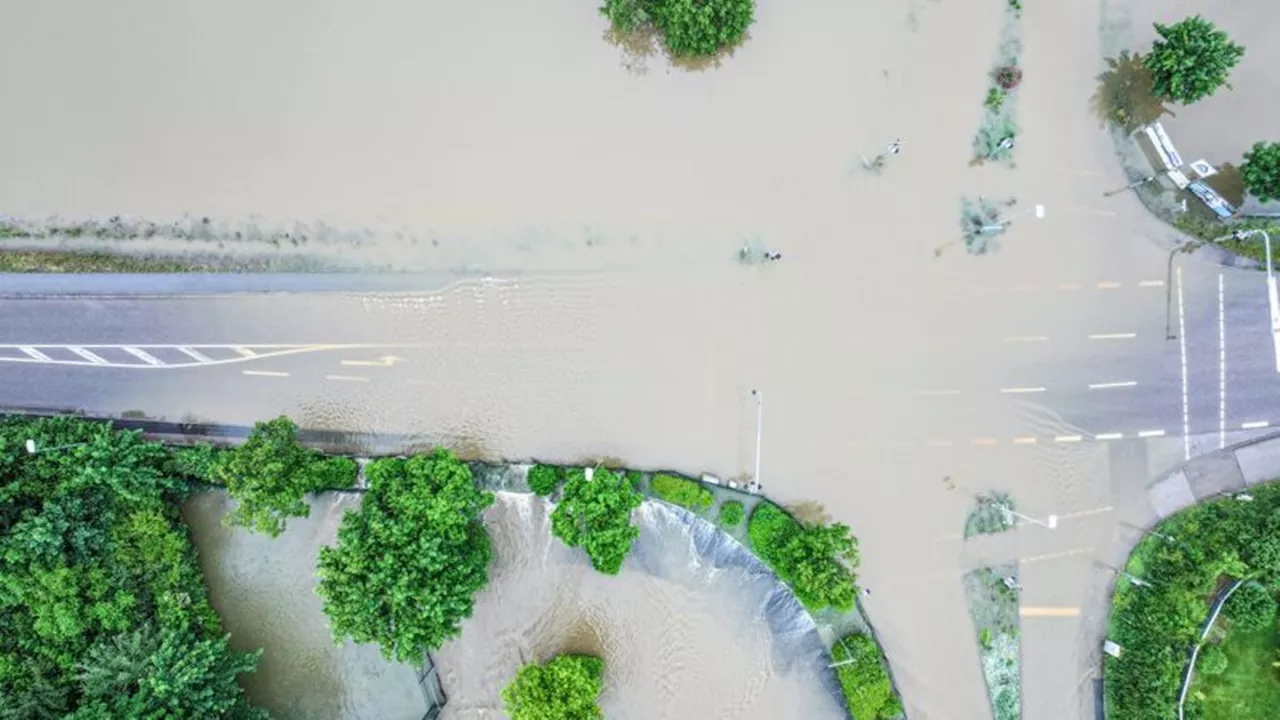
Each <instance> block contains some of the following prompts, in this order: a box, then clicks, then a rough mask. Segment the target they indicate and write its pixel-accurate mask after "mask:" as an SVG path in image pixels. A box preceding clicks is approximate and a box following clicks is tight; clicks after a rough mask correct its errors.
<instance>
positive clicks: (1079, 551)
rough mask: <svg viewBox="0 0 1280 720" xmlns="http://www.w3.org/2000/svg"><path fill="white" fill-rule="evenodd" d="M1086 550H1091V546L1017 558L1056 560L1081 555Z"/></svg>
mask: <svg viewBox="0 0 1280 720" xmlns="http://www.w3.org/2000/svg"><path fill="white" fill-rule="evenodd" d="M1087 552H1093V548H1091V547H1086V548H1076V549H1075V550H1063V551H1062V552H1056V553H1048V554H1045V555H1032V556H1031V557H1025V558H1019V559H1018V562H1020V563H1032V562H1040V561H1042V560H1056V559H1058V558H1064V557H1071V556H1072V555H1081V554H1084V553H1087Z"/></svg>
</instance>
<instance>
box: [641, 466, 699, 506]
mask: <svg viewBox="0 0 1280 720" xmlns="http://www.w3.org/2000/svg"><path fill="white" fill-rule="evenodd" d="M649 488H650V489H651V490H653V494H654V495H657V496H658V497H659V498H661V499H663V500H666V501H667V502H669V503H672V504H674V505H679V506H680V507H683V508H688V509H690V510H692V511H694V512H702V511H703V510H706V509H707V508H709V507H711V503H713V502H715V497H714V496H713V495H712V494H711V491H710V490H708V489H706V488H704V487H702V486H701V485H699V484H698V483H696V482H694V481H692V480H688V479H686V478H682V477H677V476H675V475H665V474H663V473H658V474H657V475H654V476H653V479H651V480H650V481H649Z"/></svg>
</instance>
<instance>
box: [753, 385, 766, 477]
mask: <svg viewBox="0 0 1280 720" xmlns="http://www.w3.org/2000/svg"><path fill="white" fill-rule="evenodd" d="M751 395H752V396H753V397H754V398H755V399H756V471H755V474H754V475H752V476H751V482H752V483H753V484H754V485H755V486H756V489H757V490H758V489H759V488H760V441H761V438H762V436H763V435H764V393H762V392H760V391H759V390H752V391H751Z"/></svg>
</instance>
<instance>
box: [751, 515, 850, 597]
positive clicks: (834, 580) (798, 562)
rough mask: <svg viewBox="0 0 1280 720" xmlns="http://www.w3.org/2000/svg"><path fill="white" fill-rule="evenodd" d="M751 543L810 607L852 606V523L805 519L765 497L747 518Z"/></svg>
mask: <svg viewBox="0 0 1280 720" xmlns="http://www.w3.org/2000/svg"><path fill="white" fill-rule="evenodd" d="M747 536H748V538H749V540H750V542H751V549H752V550H753V551H755V553H756V555H758V556H759V557H760V559H761V560H764V561H765V563H766V564H768V565H769V566H770V567H771V568H773V571H774V572H775V573H777V575H778V577H779V578H781V579H782V581H783V582H785V583H787V584H788V585H790V586H791V589H792V591H793V592H795V594H796V597H797V598H798V599H799V600H800V602H802V603H804V605H805V607H807V608H809V609H810V610H813V611H817V610H821V609H823V608H827V607H832V608H835V609H837V610H839V611H841V612H847V611H849V610H851V609H853V602H854V596H855V594H856V592H857V591H856V587H855V584H854V581H855V579H856V578H855V576H854V573H853V569H854V568H855V567H857V565H858V560H859V558H858V541H857V540H856V539H855V538H854V537H853V534H852V533H851V532H850V530H849V526H847V525H844V524H842V523H835V524H832V525H822V524H817V525H809V526H806V525H802V524H800V523H799V522H796V521H795V520H794V519H793V518H792V517H791V516H789V515H787V514H786V513H785V512H783V511H782V509H781V508H779V507H778V506H776V505H774V504H773V503H769V502H762V503H760V504H759V505H757V506H756V509H755V510H754V511H752V513H751V520H750V521H749V522H748V524H747Z"/></svg>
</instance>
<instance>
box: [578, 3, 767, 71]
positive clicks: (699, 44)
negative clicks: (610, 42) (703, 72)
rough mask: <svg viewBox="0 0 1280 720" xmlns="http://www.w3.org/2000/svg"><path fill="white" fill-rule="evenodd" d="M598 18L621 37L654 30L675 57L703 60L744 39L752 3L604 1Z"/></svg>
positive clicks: (750, 15)
mask: <svg viewBox="0 0 1280 720" xmlns="http://www.w3.org/2000/svg"><path fill="white" fill-rule="evenodd" d="M600 14H601V15H604V16H605V17H606V18H608V19H609V22H610V24H611V25H612V27H613V29H614V31H615V32H618V33H622V34H624V35H626V34H631V33H634V32H638V31H643V30H646V29H648V28H654V29H656V30H657V31H658V32H659V33H661V35H662V39H663V44H664V45H666V47H667V50H668V51H670V52H671V54H672V55H674V56H676V57H700V56H702V57H705V56H710V55H715V54H716V53H718V52H720V51H721V50H723V49H724V48H726V47H730V46H733V45H736V44H738V43H739V42H741V41H742V39H743V38H744V37H746V34H747V28H748V27H750V26H751V23H752V22H753V21H754V19H755V0H604V4H603V5H601V6H600Z"/></svg>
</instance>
